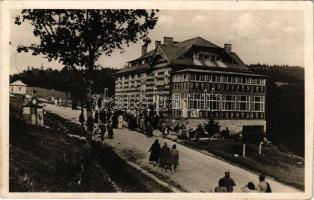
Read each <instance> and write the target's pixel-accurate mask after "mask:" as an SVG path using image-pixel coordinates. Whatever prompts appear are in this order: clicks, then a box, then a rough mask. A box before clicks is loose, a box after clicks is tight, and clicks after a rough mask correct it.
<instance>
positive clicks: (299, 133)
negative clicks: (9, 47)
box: [10, 64, 305, 155]
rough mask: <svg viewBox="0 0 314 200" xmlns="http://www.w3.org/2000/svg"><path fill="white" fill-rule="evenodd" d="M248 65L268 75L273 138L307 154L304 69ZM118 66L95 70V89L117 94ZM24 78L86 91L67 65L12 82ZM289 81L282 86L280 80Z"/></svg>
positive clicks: (39, 84) (47, 85)
mask: <svg viewBox="0 0 314 200" xmlns="http://www.w3.org/2000/svg"><path fill="white" fill-rule="evenodd" d="M248 67H249V68H250V69H251V70H252V71H253V72H254V73H257V74H262V75H265V76H267V97H266V120H267V134H268V137H269V138H270V140H271V141H272V142H273V143H274V144H276V145H278V146H279V147H280V148H282V149H286V150H291V151H293V152H294V153H297V154H299V155H304V135H305V134H304V68H302V67H298V66H287V65H283V66H279V65H267V64H252V65H248ZM115 72H117V69H113V68H100V69H97V70H96V71H94V73H93V75H92V77H93V80H94V84H93V91H94V92H95V93H98V94H100V93H101V94H103V93H104V88H108V94H109V96H111V95H113V94H114V88H115V83H114V77H113V74H114V73H115ZM18 79H20V80H22V81H23V82H24V83H26V84H27V85H28V86H32V87H42V88H46V89H54V90H60V91H63V92H68V93H71V96H72V98H74V99H77V100H79V99H80V98H81V94H82V88H84V87H83V85H82V80H81V77H80V74H79V73H77V72H73V71H70V70H68V69H67V68H63V69H62V70H60V71H59V70H53V69H46V70H44V69H43V68H41V69H38V68H28V69H27V70H24V71H23V72H22V73H19V74H14V75H11V76H10V81H11V82H13V81H15V80H18ZM278 82H281V83H285V84H284V85H278V84H276V83H278Z"/></svg>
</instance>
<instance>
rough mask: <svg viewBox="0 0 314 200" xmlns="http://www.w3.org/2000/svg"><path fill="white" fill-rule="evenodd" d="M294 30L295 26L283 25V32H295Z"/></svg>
mask: <svg viewBox="0 0 314 200" xmlns="http://www.w3.org/2000/svg"><path fill="white" fill-rule="evenodd" d="M296 30H297V29H296V28H295V27H292V26H288V27H285V28H284V29H283V31H284V32H285V33H289V34H293V33H295V32H296Z"/></svg>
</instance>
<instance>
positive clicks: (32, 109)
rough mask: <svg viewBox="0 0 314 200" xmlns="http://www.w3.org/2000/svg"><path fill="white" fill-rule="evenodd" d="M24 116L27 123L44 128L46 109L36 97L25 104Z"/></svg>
mask: <svg viewBox="0 0 314 200" xmlns="http://www.w3.org/2000/svg"><path fill="white" fill-rule="evenodd" d="M23 116H24V119H25V120H26V122H28V123H30V124H33V125H37V126H44V109H43V106H42V105H40V103H39V100H38V99H37V98H35V97H33V98H32V99H31V100H30V101H28V102H26V103H24V105H23Z"/></svg>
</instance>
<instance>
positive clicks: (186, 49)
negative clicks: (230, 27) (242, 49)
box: [116, 37, 249, 75]
mask: <svg viewBox="0 0 314 200" xmlns="http://www.w3.org/2000/svg"><path fill="white" fill-rule="evenodd" d="M158 48H159V50H160V51H161V52H162V54H163V55H164V57H165V58H166V60H167V62H168V64H172V65H174V66H176V65H178V66H180V65H181V66H186V65H188V66H189V68H191V67H193V66H204V67H206V68H208V69H212V68H221V69H223V68H224V69H223V71H226V70H230V71H245V72H249V68H248V67H247V66H246V65H245V64H244V62H243V61H242V60H241V59H240V58H239V56H238V55H237V54H236V53H234V52H229V53H228V52H227V51H225V49H224V48H221V47H219V46H217V45H215V44H213V43H211V42H209V41H207V40H205V39H203V38H201V37H195V38H192V39H188V40H185V41H182V42H172V43H171V44H168V45H165V44H159V45H158ZM199 50H201V51H204V52H210V53H213V54H215V55H218V56H219V57H220V58H222V60H220V61H201V62H200V63H199V65H195V63H194V62H193V58H191V55H190V56H188V54H189V53H190V54H191V52H192V53H193V51H199ZM156 52H157V49H156V48H155V49H153V50H151V51H149V52H147V53H146V54H144V55H142V56H140V57H138V58H136V59H134V60H131V61H129V62H128V63H133V64H134V63H135V62H138V61H141V60H143V59H145V60H146V61H148V62H146V63H145V64H139V63H141V62H138V63H137V64H135V65H134V66H132V67H125V68H123V69H121V70H119V71H118V72H117V73H116V74H117V75H118V74H125V73H139V72H144V71H145V70H146V69H148V67H149V64H148V63H150V61H151V60H152V58H154V56H155V54H156Z"/></svg>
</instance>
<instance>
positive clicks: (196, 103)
mask: <svg viewBox="0 0 314 200" xmlns="http://www.w3.org/2000/svg"><path fill="white" fill-rule="evenodd" d="M264 103H265V102H264V96H247V95H226V94H214V95H210V94H190V95H189V96H188V99H187V100H182V99H181V98H180V95H178V94H174V95H173V97H172V109H180V110H211V111H221V110H222V111H255V112H264Z"/></svg>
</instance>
